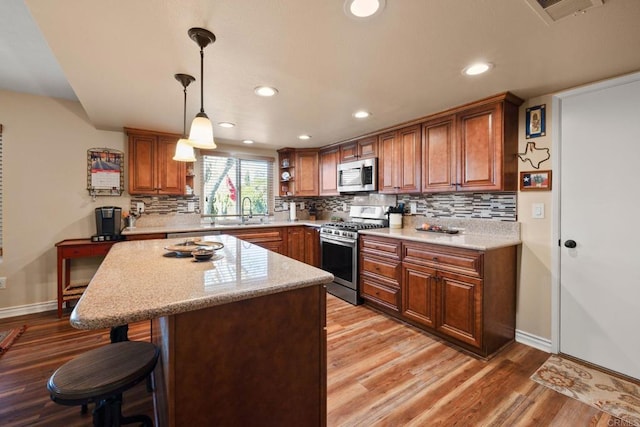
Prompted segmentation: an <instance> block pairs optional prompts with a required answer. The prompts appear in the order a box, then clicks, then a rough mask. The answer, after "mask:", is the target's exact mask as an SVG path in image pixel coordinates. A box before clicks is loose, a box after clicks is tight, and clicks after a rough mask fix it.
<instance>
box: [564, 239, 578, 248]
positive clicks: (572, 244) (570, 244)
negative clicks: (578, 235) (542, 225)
mask: <svg viewBox="0 0 640 427" xmlns="http://www.w3.org/2000/svg"><path fill="white" fill-rule="evenodd" d="M564 245H565V246H566V247H567V248H569V249H573V248H575V247H576V246H578V244H577V243H576V241H575V240H567V241H565V242H564Z"/></svg>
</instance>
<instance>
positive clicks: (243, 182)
mask: <svg viewBox="0 0 640 427" xmlns="http://www.w3.org/2000/svg"><path fill="white" fill-rule="evenodd" d="M200 164H201V165H202V177H203V179H202V187H203V188H202V194H203V197H204V202H203V203H204V206H203V212H204V214H205V215H242V213H243V212H242V201H243V199H244V198H246V197H248V198H249V200H250V201H251V203H249V201H246V202H245V205H244V208H245V213H246V214H248V213H249V207H251V212H252V213H253V214H254V215H267V214H268V213H269V212H273V203H274V202H273V164H274V162H273V160H265V159H250V158H246V159H245V158H237V157H231V156H224V155H210V154H203V155H202V157H201V161H200Z"/></svg>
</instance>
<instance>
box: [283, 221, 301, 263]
mask: <svg viewBox="0 0 640 427" xmlns="http://www.w3.org/2000/svg"><path fill="white" fill-rule="evenodd" d="M304 249H305V244H304V227H303V226H299V227H287V256H288V257H289V258H293V259H295V260H297V261H300V262H304Z"/></svg>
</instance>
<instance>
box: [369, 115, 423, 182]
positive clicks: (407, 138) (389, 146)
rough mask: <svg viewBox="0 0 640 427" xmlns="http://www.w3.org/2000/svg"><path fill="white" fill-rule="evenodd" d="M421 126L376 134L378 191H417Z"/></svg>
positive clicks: (419, 168)
mask: <svg viewBox="0 0 640 427" xmlns="http://www.w3.org/2000/svg"><path fill="white" fill-rule="evenodd" d="M420 140H421V138H420V126H419V125H415V126H410V127H407V128H404V129H400V130H397V131H393V132H387V133H384V134H382V135H380V136H379V137H378V191H379V192H380V193H394V194H395V193H403V194H406V193H419V192H420V176H421V175H420V172H421V164H420V160H419V159H420V151H421V147H420V145H421V142H420Z"/></svg>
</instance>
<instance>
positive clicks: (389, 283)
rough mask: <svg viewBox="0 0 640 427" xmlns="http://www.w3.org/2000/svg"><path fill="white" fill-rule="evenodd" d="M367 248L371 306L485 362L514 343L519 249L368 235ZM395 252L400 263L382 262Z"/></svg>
mask: <svg viewBox="0 0 640 427" xmlns="http://www.w3.org/2000/svg"><path fill="white" fill-rule="evenodd" d="M361 242H362V243H361V247H362V251H361V252H362V254H361V264H360V292H361V296H362V297H363V298H364V299H365V300H366V302H367V303H369V304H372V305H374V306H376V307H377V308H380V309H381V310H383V311H385V312H387V313H389V314H391V315H394V316H396V317H398V318H400V319H402V320H404V321H406V322H408V323H411V324H413V325H415V326H418V327H420V328H422V329H424V330H425V331H428V332H430V333H433V334H435V335H438V336H440V337H442V338H444V339H446V340H448V341H450V342H452V343H454V344H457V345H459V346H461V347H463V348H465V349H467V350H470V351H472V352H474V353H477V354H479V355H481V356H483V357H487V356H489V355H491V354H492V353H495V352H496V351H497V350H499V349H500V348H502V347H503V346H505V345H506V344H508V343H510V342H511V341H513V340H514V338H515V298H516V293H515V291H516V265H517V259H516V257H517V247H516V246H510V247H505V248H499V249H493V250H487V251H476V250H470V249H462V248H454V247H449V246H441V245H435V244H428V243H419V242H414V241H405V240H399V239H392V238H381V237H378V236H366V235H365V236H362V237H361ZM390 248H399V249H398V252H397V253H399V256H398V257H397V258H395V257H394V255H392V254H391V255H387V256H385V257H381V256H380V254H382V253H384V252H385V249H387V251H388V250H389V249H390ZM391 252H395V250H392V251H391ZM396 262H397V264H398V266H399V267H398V268H399V269H400V271H401V272H400V273H397V272H396V270H395V269H394V268H392V267H393V266H394V265H395V263H396ZM396 278H397V279H396Z"/></svg>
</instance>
